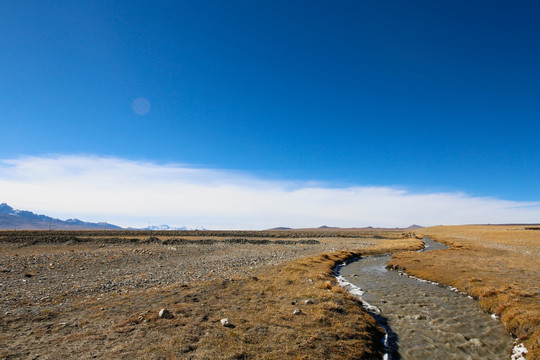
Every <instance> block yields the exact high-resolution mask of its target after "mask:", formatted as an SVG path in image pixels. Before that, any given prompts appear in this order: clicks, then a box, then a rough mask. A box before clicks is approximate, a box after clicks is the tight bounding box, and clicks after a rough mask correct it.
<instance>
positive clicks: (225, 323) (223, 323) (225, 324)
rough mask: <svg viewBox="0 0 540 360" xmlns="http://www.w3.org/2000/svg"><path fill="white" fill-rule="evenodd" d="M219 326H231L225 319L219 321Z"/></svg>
mask: <svg viewBox="0 0 540 360" xmlns="http://www.w3.org/2000/svg"><path fill="white" fill-rule="evenodd" d="M220 321H221V325H223V326H225V327H229V326H231V323H230V321H229V319H227V318H225V319H221V320H220Z"/></svg>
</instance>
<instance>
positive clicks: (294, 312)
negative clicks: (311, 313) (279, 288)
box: [293, 309, 302, 315]
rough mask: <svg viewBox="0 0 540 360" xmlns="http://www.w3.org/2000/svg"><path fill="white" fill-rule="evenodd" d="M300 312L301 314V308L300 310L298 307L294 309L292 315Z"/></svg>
mask: <svg viewBox="0 0 540 360" xmlns="http://www.w3.org/2000/svg"><path fill="white" fill-rule="evenodd" d="M301 314H302V310H300V309H294V311H293V315H301Z"/></svg>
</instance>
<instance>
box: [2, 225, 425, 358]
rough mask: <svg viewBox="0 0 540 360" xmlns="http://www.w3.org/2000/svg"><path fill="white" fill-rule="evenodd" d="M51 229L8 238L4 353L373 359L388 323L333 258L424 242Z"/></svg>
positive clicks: (384, 236)
mask: <svg viewBox="0 0 540 360" xmlns="http://www.w3.org/2000/svg"><path fill="white" fill-rule="evenodd" d="M26 235H28V234H26ZM38 235H39V234H33V235H32V236H38ZM49 235H50V233H47V232H44V234H43V236H48V238H47V239H48V240H47V244H43V243H42V242H40V241H39V238H32V236H30V237H29V236H26V237H24V236H23V237H22V240H21V239H19V240H17V241H15V240H13V241H6V242H3V243H0V248H1V249H0V250H1V251H0V254H1V255H0V267H1V269H0V270H1V271H0V283H1V284H2V285H1V286H2V294H3V296H2V301H1V303H0V306H1V307H2V313H1V314H0V334H1V335H0V349H2V350H0V358H9V359H27V358H36V359H55V358H77V359H92V358H120V359H122V358H125V359H128V358H146V359H208V358H214V359H251V358H257V359H265V358H267V359H272V358H282V359H302V358H304V359H308V358H333V359H352V358H355V359H369V358H377V357H378V356H380V355H381V352H382V344H381V343H380V338H381V336H382V332H381V329H380V328H379V327H378V326H377V325H376V323H375V321H374V320H373V318H371V317H370V316H369V315H368V314H367V313H365V312H364V311H363V310H362V307H361V306H360V304H359V302H358V300H357V299H356V298H354V297H353V296H350V295H349V294H347V293H346V292H345V291H344V290H343V289H342V288H340V287H339V286H338V284H337V282H336V279H335V277H334V273H333V269H334V267H335V266H336V265H337V264H339V263H342V262H343V261H345V260H347V259H349V258H353V257H355V256H358V255H360V254H363V255H368V254H376V253H386V252H394V251H399V250H407V249H409V250H412V249H417V248H419V247H420V246H421V242H420V241H419V240H417V239H410V238H408V236H407V234H403V233H401V232H398V231H386V232H385V231H383V232H380V231H379V232H377V231H361V232H360V231H356V232H355V231H332V232H329V231H322V232H317V233H316V234H312V233H309V232H273V233H271V235H269V236H268V234H267V233H264V234H263V233H261V232H249V233H247V232H243V233H242V234H241V235H242V236H240V234H232V233H230V232H227V233H223V234H221V235H220V234H218V233H213V234H212V239H213V240H217V241H203V240H205V239H206V238H205V237H204V234H190V236H191V237H189V238H186V239H184V240H189V241H183V240H181V239H180V238H176V240H177V241H168V240H171V237H174V236H173V235H171V234H167V235H166V236H165V237H163V238H160V237H159V236H158V237H155V238H153V239H148V238H140V237H139V238H138V237H134V238H131V239H128V238H126V237H125V236H123V235H115V236H116V237H115V238H114V239H112V238H110V239H106V238H104V237H103V234H100V235H98V238H95V239H88V237H84V239H83V240H84V241H79V240H80V238H81V237H83V235H84V236H86V235H88V233H83V234H78V235H76V236H74V237H73V238H71V239H70V240H68V241H65V242H63V240H62V239H60V241H59V240H58V238H53V239H52V240H51V237H50V236H49ZM60 235H66V233H62V234H60ZM201 235H202V236H201ZM313 235H315V236H313ZM0 236H1V234H0ZM99 236H101V238H99ZM179 236H180V235H178V236H177V237H179ZM233 238H234V239H236V240H234V241H232V240H231V239H233ZM78 239H79V240H78ZM133 239H138V240H133ZM238 239H249V240H250V241H239V240H238ZM29 240H30V241H29ZM34 240H37V241H34ZM49 240H50V241H49ZM64 240H65V239H64ZM206 240H208V239H206ZM256 240H260V241H259V242H257V241H256ZM279 240H283V241H279ZM302 240H305V241H302ZM307 240H316V242H315V241H307ZM197 241H199V242H197ZM291 241H293V242H291ZM294 241H297V242H294ZM171 244H176V245H171ZM350 249H356V250H354V251H350ZM163 308H165V309H167V310H169V312H170V314H171V315H172V317H169V316H164V317H163V318H160V317H159V314H158V313H159V311H160V310H161V309H163ZM222 319H228V326H223V325H222V322H221V320H222Z"/></svg>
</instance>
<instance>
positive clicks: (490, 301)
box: [389, 226, 540, 359]
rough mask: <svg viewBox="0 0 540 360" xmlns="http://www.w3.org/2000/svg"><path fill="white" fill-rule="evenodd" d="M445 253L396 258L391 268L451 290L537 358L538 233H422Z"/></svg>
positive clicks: (453, 229) (448, 229) (501, 229)
mask: <svg viewBox="0 0 540 360" xmlns="http://www.w3.org/2000/svg"><path fill="white" fill-rule="evenodd" d="M421 232H422V234H423V235H428V236H430V237H432V238H434V239H436V240H439V241H441V242H444V243H446V244H448V245H450V247H451V248H450V249H448V250H439V251H431V252H427V253H421V254H420V253H412V252H407V253H399V254H395V255H394V256H393V258H392V260H391V262H390V263H389V265H390V266H392V267H396V268H401V269H405V270H406V271H407V273H409V274H411V275H415V276H419V277H421V278H424V279H429V280H433V281H437V282H440V283H443V284H446V285H452V286H454V287H456V288H457V289H459V290H460V291H463V292H466V293H468V294H470V295H472V296H473V297H475V298H477V299H478V300H479V303H480V306H481V307H482V308H483V309H484V310H485V311H487V312H490V313H494V314H496V315H497V316H500V319H501V321H502V322H503V324H504V325H505V327H506V329H507V330H508V331H509V332H510V333H512V334H513V335H515V336H517V337H518V338H519V339H520V340H523V341H524V343H525V346H526V347H527V349H528V350H529V353H528V356H527V359H540V231H537V230H526V228H525V227H523V226H438V227H432V228H426V229H422V230H421Z"/></svg>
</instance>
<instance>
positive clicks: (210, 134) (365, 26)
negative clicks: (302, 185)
mask: <svg viewBox="0 0 540 360" xmlns="http://www.w3.org/2000/svg"><path fill="white" fill-rule="evenodd" d="M539 18H540V2H538V1H517V2H511V1H504V2H503V1H275V0H273V1H147V2H143V1H92V2H84V1H71V2H64V1H63V2H44V1H3V2H2V3H1V4H0V49H1V56H0V158H4V159H6V158H14V157H17V156H20V155H42V154H96V155H107V156H115V157H119V158H126V159H142V160H148V161H153V162H163V163H165V162H177V163H185V164H191V165H194V166H200V167H205V168H211V169H229V170H241V171H246V172H248V173H250V174H254V175H256V176H262V177H264V178H271V179H278V180H288V179H294V180H301V181H304V180H317V181H324V182H328V183H332V184H335V185H336V186H349V185H362V186H364V185H377V186H379V185H380V186H387V185H399V186H403V187H406V188H411V189H415V191H464V192H466V193H468V194H471V195H473V196H494V197H498V198H501V199H508V200H520V201H522V200H529V201H538V200H540V186H539V184H540V182H539V180H540V40H539V39H540V21H538V19H539ZM139 97H144V98H146V99H147V100H148V101H149V102H150V104H151V108H150V111H149V112H148V113H147V114H146V115H137V114H136V113H135V112H134V111H133V109H132V103H133V101H134V100H135V99H136V98H139ZM0 201H1V199H0Z"/></svg>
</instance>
